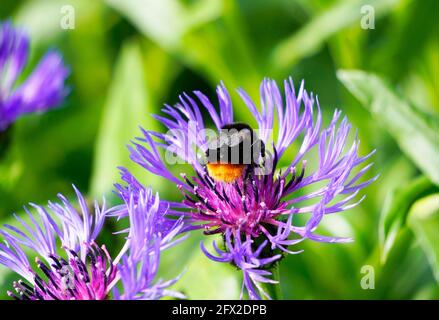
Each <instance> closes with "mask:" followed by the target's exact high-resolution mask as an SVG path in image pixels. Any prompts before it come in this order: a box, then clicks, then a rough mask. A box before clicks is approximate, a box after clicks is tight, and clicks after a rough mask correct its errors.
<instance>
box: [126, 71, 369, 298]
mask: <svg viewBox="0 0 439 320" xmlns="http://www.w3.org/2000/svg"><path fill="white" fill-rule="evenodd" d="M284 87H285V97H284V99H283V98H282V94H281V91H280V90H279V88H278V86H277V85H276V83H275V82H274V81H273V80H270V79H265V80H264V81H263V82H262V84H261V87H260V94H261V96H260V98H261V108H260V109H258V108H257V107H256V105H255V104H254V102H253V101H252V100H251V99H250V97H249V96H248V95H247V94H246V93H245V91H243V90H238V93H239V95H240V97H241V99H242V100H243V102H244V104H245V105H246V107H247V108H248V109H249V110H250V112H251V114H252V115H253V117H254V120H255V121H256V123H257V132H258V134H259V139H260V140H262V142H263V143H264V145H265V148H266V149H267V151H266V153H267V154H268V155H269V156H266V157H265V158H264V159H259V166H256V167H254V168H251V167H248V168H247V170H248V169H249V168H250V169H252V170H253V169H260V168H259V167H262V166H264V167H265V168H266V169H265V171H264V173H263V174H261V173H258V174H256V171H254V172H251V173H250V174H244V173H243V172H244V171H242V175H241V176H240V177H239V178H238V179H230V177H233V176H235V175H236V174H237V173H236V172H238V173H241V171H233V172H232V174H231V175H230V176H227V179H225V180H224V181H221V180H218V179H215V178H214V177H213V176H212V175H209V170H206V166H205V165H204V164H205V157H204V155H205V154H206V152H207V151H208V150H210V149H209V143H210V142H209V138H208V135H207V134H206V132H207V131H206V127H205V125H204V120H203V116H202V111H201V110H200V107H199V104H198V102H196V100H195V99H194V98H192V97H190V96H189V95H187V94H183V95H182V96H180V102H179V103H178V104H177V105H175V106H170V105H166V106H165V108H164V109H163V112H164V113H165V114H166V115H167V116H166V117H164V116H155V118H156V119H157V120H158V121H160V122H161V123H163V124H164V125H165V126H166V127H167V129H169V131H168V133H166V134H162V133H158V132H152V131H146V130H142V133H143V137H141V138H138V139H137V140H138V141H137V142H133V146H130V147H129V149H130V153H131V159H132V160H133V161H134V162H136V163H138V164H139V165H141V166H142V167H144V168H145V169H147V170H148V171H150V172H152V173H154V174H156V175H160V176H162V177H164V178H166V179H168V180H170V181H171V182H173V183H174V184H176V185H177V186H178V188H179V189H180V190H181V192H182V194H183V195H184V200H183V201H182V203H180V204H177V205H175V204H174V203H167V205H170V206H171V208H172V209H171V210H170V212H171V213H172V214H173V215H175V216H182V217H185V218H186V219H185V222H186V223H187V226H186V227H185V230H191V229H199V228H202V229H204V233H205V234H217V233H219V234H222V235H223V238H224V249H221V248H220V247H219V246H218V245H217V244H216V243H215V242H214V243H213V245H214V250H215V251H216V254H215V255H213V254H211V253H209V252H208V251H207V250H206V249H205V247H204V246H203V245H201V248H202V250H203V252H204V253H205V254H206V255H207V256H208V257H209V258H210V259H212V260H215V261H219V262H230V263H232V264H233V265H235V266H237V267H238V268H240V269H241V270H242V272H243V279H244V281H243V289H244V288H246V289H247V291H248V294H249V297H250V298H252V299H260V298H261V297H262V296H266V297H267V298H269V297H268V294H267V293H266V292H265V291H264V289H263V287H262V285H261V284H263V283H276V281H274V280H273V279H272V278H271V276H272V274H271V272H270V269H271V268H272V267H274V264H275V263H276V262H278V261H279V259H280V258H281V257H282V256H283V255H284V254H285V253H291V254H295V253H299V252H295V251H291V250H290V248H289V247H290V246H291V245H294V244H296V243H298V242H300V241H302V240H304V239H311V240H314V241H318V242H347V241H351V239H349V238H343V237H332V236H324V235H319V234H317V233H316V232H315V231H316V228H317V226H318V225H319V223H320V221H321V220H322V218H323V217H324V216H325V215H327V214H332V213H336V212H341V211H344V210H348V209H350V208H353V207H355V206H356V205H358V204H359V203H360V202H361V201H362V200H363V199H364V196H363V197H362V198H360V199H359V200H355V198H356V196H357V195H358V193H359V191H360V189H362V188H364V187H365V186H367V185H369V184H370V183H371V182H373V181H374V180H375V179H376V177H375V178H372V179H370V180H367V181H364V182H359V180H360V178H361V177H362V176H363V175H364V174H365V173H366V171H367V170H368V169H369V168H370V167H371V165H372V164H368V165H363V164H364V163H365V161H366V160H367V159H368V158H369V157H370V156H371V155H372V154H373V153H374V151H373V152H371V153H370V154H368V155H366V156H364V157H360V156H359V155H358V149H359V140H358V138H357V137H356V136H355V137H354V139H353V142H352V143H348V136H349V132H350V131H351V125H350V124H349V122H348V120H347V118H346V117H344V118H343V119H341V112H340V111H338V110H335V111H334V114H333V117H332V120H331V122H330V123H329V126H328V127H326V128H325V127H323V124H322V114H321V111H320V105H319V102H318V100H317V99H314V96H313V94H308V93H307V92H306V91H305V89H304V83H303V82H302V83H301V86H300V89H299V91H298V93H297V94H296V92H295V89H294V85H293V82H292V80H291V79H289V80H285V81H284ZM194 94H195V96H196V97H197V98H198V100H199V102H200V103H201V105H202V106H203V107H204V109H205V110H204V111H206V112H207V114H208V115H209V116H210V119H209V120H211V121H212V122H213V124H214V126H215V127H216V129H217V131H221V130H223V129H224V128H226V127H230V126H231V124H233V123H234V116H233V106H232V101H231V98H230V96H229V93H228V92H227V90H226V88H225V87H224V85H223V84H221V85H220V86H218V88H217V95H218V102H219V112H218V111H217V108H216V107H214V105H213V104H212V103H211V102H210V101H209V99H208V98H207V97H206V96H205V95H204V94H203V93H201V92H199V91H195V92H194ZM275 118H277V125H276V126H275V125H274V122H275ZM241 126H242V125H241ZM274 128H276V130H274ZM159 148H163V149H165V150H166V151H167V152H166V159H170V158H169V157H170V156H173V155H177V156H178V157H180V158H181V159H183V160H184V161H185V162H187V163H189V164H191V165H192V167H193V168H194V171H195V175H194V176H193V177H191V178H189V177H188V176H187V175H186V174H185V173H183V174H181V178H180V177H179V176H178V175H175V174H174V173H173V172H174V171H175V170H173V171H171V170H170V169H169V168H168V165H167V164H166V163H165V162H166V161H165V159H164V158H163V157H162V156H161V155H160V152H159ZM289 148H291V149H293V148H296V149H295V150H296V151H295V153H294V156H292V158H288V159H286V151H287V149H289ZM312 150H316V154H317V157H318V160H317V161H315V162H316V163H315V164H313V165H312V166H310V165H309V164H307V159H308V160H310V158H309V157H310V155H311V151H312ZM200 151H201V153H200ZM289 154H291V153H289ZM171 158H172V157H171ZM281 161H282V163H283V164H284V165H283V166H281V165H280V163H281ZM265 162H267V163H269V164H270V166H266V165H265V164H266V163H265ZM263 163H265V164H263ZM310 164H311V163H310ZM233 168H238V169H239V166H235V167H233ZM310 168H312V169H310ZM122 178H123V180H124V181H125V182H126V183H127V184H128V185H129V186H133V188H138V186H139V182H138V181H137V180H136V179H135V178H134V177H133V176H132V175H131V174H130V173H129V172H128V171H127V170H126V169H123V168H122ZM232 180H233V181H232ZM118 188H119V190H123V187H121V186H118ZM125 189H126V188H125ZM306 213H307V214H310V218H309V220H308V221H307V222H306V224H305V225H304V226H296V225H293V223H292V220H293V217H294V216H295V215H302V214H306ZM241 297H242V294H241Z"/></svg>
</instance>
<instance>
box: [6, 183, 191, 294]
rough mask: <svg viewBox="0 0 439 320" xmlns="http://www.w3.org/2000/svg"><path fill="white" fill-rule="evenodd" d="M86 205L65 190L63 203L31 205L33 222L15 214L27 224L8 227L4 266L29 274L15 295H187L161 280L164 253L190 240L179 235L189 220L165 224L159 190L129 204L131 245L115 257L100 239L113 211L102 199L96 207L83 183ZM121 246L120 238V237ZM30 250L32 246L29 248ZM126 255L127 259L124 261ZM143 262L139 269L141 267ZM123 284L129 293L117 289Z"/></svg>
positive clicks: (78, 195)
mask: <svg viewBox="0 0 439 320" xmlns="http://www.w3.org/2000/svg"><path fill="white" fill-rule="evenodd" d="M75 192H76V195H77V198H78V205H79V210H77V209H75V207H74V206H73V205H72V204H71V203H70V202H69V201H68V200H67V199H66V198H65V197H64V196H63V195H58V197H59V199H60V200H61V202H60V203H52V202H49V204H48V206H47V208H45V207H42V206H37V205H35V204H30V205H31V206H32V207H33V208H34V209H35V211H36V213H37V214H32V213H31V211H29V210H28V209H27V208H25V211H26V213H27V218H28V219H27V220H28V221H26V220H24V219H22V218H20V217H19V216H17V215H15V218H16V219H17V221H18V222H19V224H20V227H15V226H11V225H5V226H4V229H0V235H1V236H2V237H3V239H4V243H0V264H2V265H4V266H5V267H7V268H9V269H11V270H12V271H14V272H16V273H17V274H19V275H20V276H21V277H23V278H24V280H19V281H17V282H14V284H13V286H14V289H15V293H13V292H8V294H9V295H10V296H11V297H13V298H15V299H24V300H28V299H29V300H52V299H55V300H72V299H74V300H103V299H108V298H110V297H111V294H112V292H113V290H114V292H115V294H114V298H116V299H119V298H120V299H141V298H149V299H158V298H160V297H162V296H164V295H172V296H174V297H182V296H181V295H180V294H178V293H175V292H172V291H168V290H166V288H167V287H168V286H169V285H171V284H173V283H174V282H175V281H176V280H177V279H175V280H173V281H170V282H161V281H157V282H153V279H154V277H155V275H156V273H157V269H158V264H159V259H160V252H161V250H164V249H166V248H168V247H170V246H172V245H174V244H175V243H177V242H178V241H181V240H182V239H183V238H182V237H181V238H178V239H174V237H175V236H176V234H177V233H178V232H179V230H180V229H181V226H182V222H181V221H172V226H169V224H167V223H165V222H167V220H164V215H165V214H166V213H167V212H166V211H160V210H158V207H157V205H156V203H158V201H159V198H158V197H156V199H157V200H156V202H154V203H153V204H151V201H150V197H151V192H150V191H148V190H145V191H144V193H142V194H141V195H138V196H137V197H136V199H138V201H134V200H133V199H134V198H135V197H134V194H133V195H132V196H131V201H130V202H129V203H127V204H126V205H127V206H128V212H129V215H130V223H131V224H130V228H129V229H128V230H127V231H128V232H129V233H128V238H127V240H126V242H125V245H124V246H123V247H122V249H121V251H120V252H119V254H118V255H117V257H116V259H115V260H114V261H113V260H112V259H111V257H110V255H109V253H108V252H107V250H106V248H105V245H102V246H99V245H98V244H97V240H96V239H97V237H98V236H99V234H100V233H101V231H102V227H103V225H104V222H105V219H106V217H107V216H108V215H109V214H110V212H111V210H112V209H110V210H109V209H106V207H105V201H104V204H103V206H102V207H99V206H98V205H97V203H96V202H95V206H94V212H93V213H91V212H90V211H89V208H88V205H87V203H86V201H85V199H84V197H83V196H82V195H81V193H80V192H79V191H78V190H77V189H76V188H75ZM112 245H113V243H112ZM25 249H30V251H31V252H32V255H33V256H36V258H35V262H36V268H34V267H33V266H32V264H31V263H30V262H29V259H28V256H27V254H26V253H25ZM26 252H27V251H26ZM119 260H122V262H121V263H119V264H118V262H119ZM137 267H139V268H140V269H139V271H137V270H138V269H137ZM119 284H120V285H121V286H122V287H123V290H124V294H123V295H119V294H118V291H117V290H116V289H114V287H115V286H116V285H119Z"/></svg>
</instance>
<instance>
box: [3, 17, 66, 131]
mask: <svg viewBox="0 0 439 320" xmlns="http://www.w3.org/2000/svg"><path fill="white" fill-rule="evenodd" d="M28 55H29V37H28V36H27V35H26V33H25V32H24V31H22V30H19V29H15V28H14V27H13V26H12V24H11V23H10V22H9V21H7V22H3V23H0V132H1V131H4V130H6V129H7V128H8V127H9V126H10V125H11V124H12V123H13V122H14V121H15V120H16V119H17V118H18V117H20V116H21V115H23V114H26V113H32V112H40V111H45V110H48V109H50V108H53V107H55V106H56V105H58V104H60V103H61V101H62V99H63V98H64V97H65V96H66V94H67V89H66V87H65V86H64V82H65V79H66V78H67V76H68V74H69V70H68V68H67V67H66V66H65V65H64V63H63V60H62V56H61V55H60V54H59V53H58V52H56V51H53V50H50V51H48V52H47V53H46V54H45V56H44V57H43V58H42V59H41V61H40V63H39V64H38V66H37V67H36V68H35V70H34V71H33V72H32V73H31V74H30V75H29V76H28V77H27V79H26V80H24V82H23V83H21V84H20V85H16V80H17V78H18V77H19V76H20V75H21V73H22V71H23V68H24V67H25V65H26V63H27V61H28Z"/></svg>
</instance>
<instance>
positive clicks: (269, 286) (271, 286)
mask: <svg viewBox="0 0 439 320" xmlns="http://www.w3.org/2000/svg"><path fill="white" fill-rule="evenodd" d="M279 267H280V266H279V265H277V266H275V267H274V268H273V269H272V270H271V272H272V274H273V276H272V279H273V280H275V281H277V282H278V283H266V284H264V290H265V291H266V292H267V293H268V295H269V296H270V297H271V299H273V300H282V293H281V289H280V281H279V280H280V273H279Z"/></svg>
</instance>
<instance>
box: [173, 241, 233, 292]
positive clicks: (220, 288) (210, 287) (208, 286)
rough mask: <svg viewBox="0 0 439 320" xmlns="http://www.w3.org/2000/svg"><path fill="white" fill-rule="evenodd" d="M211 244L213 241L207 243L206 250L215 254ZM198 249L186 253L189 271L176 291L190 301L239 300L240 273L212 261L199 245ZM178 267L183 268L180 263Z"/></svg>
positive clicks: (177, 285) (229, 266) (176, 286)
mask: <svg viewBox="0 0 439 320" xmlns="http://www.w3.org/2000/svg"><path fill="white" fill-rule="evenodd" d="M210 243H211V241H209V242H208V241H205V245H206V248H207V249H208V250H209V251H210V252H213V249H212V246H211V245H210ZM196 248H197V250H189V251H186V253H188V256H189V259H187V260H186V261H187V264H186V270H187V271H186V272H185V273H184V274H183V277H182V278H181V279H180V280H179V281H178V282H177V284H176V285H175V287H174V289H175V290H178V291H181V292H183V293H184V294H185V295H186V296H187V297H188V299H202V300H216V299H238V297H239V294H240V288H241V283H240V281H239V276H240V271H239V270H238V269H237V268H234V267H232V266H231V265H230V264H227V263H220V262H215V261H212V260H210V259H209V258H207V257H206V256H205V255H204V253H203V252H202V251H201V250H200V249H199V246H198V245H197V246H196ZM174 260H175V261H179V260H178V259H174ZM179 262H180V261H179ZM178 265H180V266H181V264H180V263H179V264H178ZM181 267H182V266H181Z"/></svg>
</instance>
